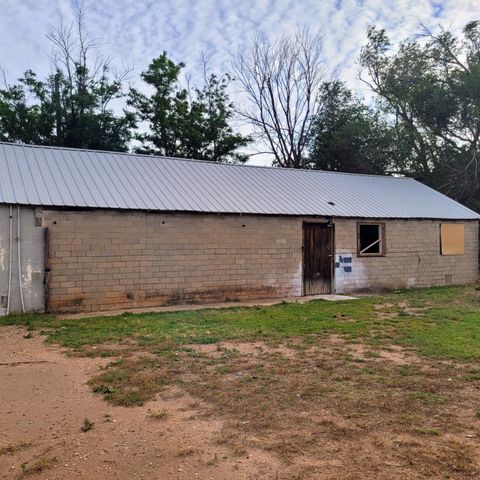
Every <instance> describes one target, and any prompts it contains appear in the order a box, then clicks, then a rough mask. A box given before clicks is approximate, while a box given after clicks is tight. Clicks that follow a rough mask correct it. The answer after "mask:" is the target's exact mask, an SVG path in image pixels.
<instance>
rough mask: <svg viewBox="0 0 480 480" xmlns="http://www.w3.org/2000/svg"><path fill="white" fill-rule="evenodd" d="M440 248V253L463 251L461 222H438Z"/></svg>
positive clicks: (463, 238)
mask: <svg viewBox="0 0 480 480" xmlns="http://www.w3.org/2000/svg"><path fill="white" fill-rule="evenodd" d="M440 249H441V253H442V255H463V254H464V253H465V225H464V224H463V223H442V224H440Z"/></svg>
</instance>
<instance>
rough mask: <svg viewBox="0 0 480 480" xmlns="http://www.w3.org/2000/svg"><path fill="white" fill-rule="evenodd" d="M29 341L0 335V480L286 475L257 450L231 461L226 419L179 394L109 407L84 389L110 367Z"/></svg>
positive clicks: (14, 333)
mask: <svg viewBox="0 0 480 480" xmlns="http://www.w3.org/2000/svg"><path fill="white" fill-rule="evenodd" d="M24 334H25V331H23V330H21V329H18V328H10V327H8V328H7V327H5V328H1V329H0V408H1V416H0V478H5V479H18V478H22V477H28V478H29V479H30V478H31V479H36V478H39V479H40V478H41V479H50V480H54V479H71V480H75V479H104V480H108V479H116V480H121V479H142V478H143V479H196V478H198V479H257V478H264V477H265V476H266V475H273V476H274V475H275V470H277V469H279V468H280V465H279V464H277V462H276V461H275V459H274V458H272V457H270V456H266V454H265V453H263V452H262V451H260V450H258V451H256V450H252V451H249V452H246V453H245V454H244V455H242V456H238V455H235V456H234V457H233V456H231V452H230V451H228V450H226V449H224V448H223V447H222V446H221V445H219V444H218V442H217V436H218V433H219V432H220V430H221V428H222V422H221V420H216V419H215V418H211V417H209V418H208V419H205V418H202V416H201V404H199V402H198V401H193V399H192V398H190V397H189V396H188V395H186V394H185V393H183V392H182V391H180V390H178V389H175V388H173V389H171V390H169V394H168V396H163V398H161V399H157V400H156V401H154V402H149V403H148V404H147V405H145V406H143V407H134V408H131V407H130V408H124V407H114V406H111V405H109V404H107V403H106V402H105V401H104V400H103V399H102V398H101V397H99V396H96V395H94V394H92V393H91V391H90V388H89V387H88V386H87V385H86V382H87V380H88V379H89V378H91V377H92V375H95V373H97V372H98V371H99V369H100V368H101V367H102V364H103V365H104V364H106V363H108V361H109V360H102V359H98V358H94V359H91V358H69V357H67V356H66V355H65V354H64V353H63V352H62V351H61V350H60V349H59V348H57V347H52V346H48V345H46V344H44V343H43V338H41V337H39V336H37V335H36V336H34V337H33V338H30V339H27V338H24ZM155 412H166V415H165V416H163V415H160V418H157V419H154V418H152V416H151V413H155ZM85 418H88V419H89V420H91V421H92V422H94V427H93V429H92V430H90V431H88V432H85V433H84V432H82V431H81V426H82V424H83V422H84V420H85ZM22 464H24V465H25V466H24V467H23V468H22ZM42 464H47V465H48V466H49V468H47V469H45V470H44V471H41V472H30V473H28V474H25V475H24V471H26V470H28V469H32V468H33V469H34V467H35V466H36V465H42ZM267 472H268V473H267Z"/></svg>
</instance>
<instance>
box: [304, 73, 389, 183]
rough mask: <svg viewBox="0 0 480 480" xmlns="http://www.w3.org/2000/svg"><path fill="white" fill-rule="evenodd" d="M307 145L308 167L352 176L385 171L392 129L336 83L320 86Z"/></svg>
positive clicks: (339, 83) (375, 112) (386, 170)
mask: <svg viewBox="0 0 480 480" xmlns="http://www.w3.org/2000/svg"><path fill="white" fill-rule="evenodd" d="M318 103H319V108H318V112H317V116H316V118H315V120H314V124H313V127H312V133H311V137H312V138H311V141H310V152H309V153H310V156H309V162H310V167H311V168H315V169H321V170H334V171H340V172H352V173H372V174H381V173H387V172H388V171H389V167H390V162H391V161H392V157H393V156H394V154H395V152H394V148H393V147H392V141H393V138H392V129H391V128H390V126H389V125H387V123H386V122H385V120H384V119H383V118H382V116H381V115H380V114H379V112H378V111H375V110H374V109H372V108H370V107H368V106H366V105H365V104H364V103H363V102H362V101H361V100H360V99H358V98H356V97H355V96H353V94H352V92H351V91H350V90H349V89H348V88H347V87H346V86H345V84H343V83H342V82H340V81H333V82H325V83H324V84H323V85H322V88H321V91H320V95H319V99H318Z"/></svg>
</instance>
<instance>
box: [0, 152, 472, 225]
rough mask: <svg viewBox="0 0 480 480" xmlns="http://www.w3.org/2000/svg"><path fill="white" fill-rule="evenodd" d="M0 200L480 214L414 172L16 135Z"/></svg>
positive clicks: (1, 155) (6, 155)
mask: <svg viewBox="0 0 480 480" xmlns="http://www.w3.org/2000/svg"><path fill="white" fill-rule="evenodd" d="M0 203H7V204H22V205H38V206H56V207H91V208H114V209H135V210H160V211H183V212H217V213H252V214H272V215H321V216H333V217H364V218H441V219H479V218H480V216H479V215H478V214H476V213H475V212H473V211H472V210H470V209H468V208H466V207H464V206H462V205H460V204H459V203H457V202H455V201H454V200H451V199H450V198H448V197H446V196H445V195H442V194H440V193H438V192H436V191H435V190H432V189H431V188H429V187H426V186H425V185H422V184H421V183H419V182H417V181H415V180H412V179H409V178H396V177H386V176H375V175H354V174H345V173H335V172H325V171H312V170H293V169H282V168H271V167H254V166H240V165H225V164H217V163H210V162H203V161H197V160H184V159H178V158H168V157H154V156H147V155H133V154H126V153H116V152H103V151H93V150H80V149H69V148H56V147H40V146H32V145H19V144H11V143H0Z"/></svg>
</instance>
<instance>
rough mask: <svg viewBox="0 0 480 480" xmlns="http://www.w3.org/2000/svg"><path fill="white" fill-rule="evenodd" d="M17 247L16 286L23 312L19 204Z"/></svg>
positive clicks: (23, 311) (18, 213) (18, 207)
mask: <svg viewBox="0 0 480 480" xmlns="http://www.w3.org/2000/svg"><path fill="white" fill-rule="evenodd" d="M17 248H18V286H19V288H20V303H21V304H22V313H25V302H24V300H23V287H22V254H21V249H20V205H18V206H17Z"/></svg>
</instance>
